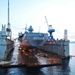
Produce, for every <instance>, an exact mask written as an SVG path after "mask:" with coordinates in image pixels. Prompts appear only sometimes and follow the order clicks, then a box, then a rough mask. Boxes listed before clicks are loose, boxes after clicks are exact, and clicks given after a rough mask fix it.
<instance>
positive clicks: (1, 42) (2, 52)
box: [0, 0, 14, 60]
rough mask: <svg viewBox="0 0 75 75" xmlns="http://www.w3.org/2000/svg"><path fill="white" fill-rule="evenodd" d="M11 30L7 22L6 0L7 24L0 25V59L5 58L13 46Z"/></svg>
mask: <svg viewBox="0 0 75 75" xmlns="http://www.w3.org/2000/svg"><path fill="white" fill-rule="evenodd" d="M11 36H12V31H11V28H10V22H9V0H8V24H7V28H6V25H2V29H1V31H0V60H6V59H7V58H8V56H9V55H10V52H11V51H12V49H13V48H14V41H12V40H11Z"/></svg>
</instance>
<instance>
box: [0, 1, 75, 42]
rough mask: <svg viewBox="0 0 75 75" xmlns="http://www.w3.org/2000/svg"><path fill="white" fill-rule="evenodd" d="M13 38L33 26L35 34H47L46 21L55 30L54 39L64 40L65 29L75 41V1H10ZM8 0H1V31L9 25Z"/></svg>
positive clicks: (69, 37) (70, 38)
mask: <svg viewBox="0 0 75 75" xmlns="http://www.w3.org/2000/svg"><path fill="white" fill-rule="evenodd" d="M9 1H10V24H11V29H12V38H15V37H18V33H19V32H21V31H22V32H24V31H25V30H24V29H25V26H26V24H27V27H29V26H30V25H32V26H33V29H34V32H43V33H47V31H48V27H47V24H46V21H45V17H44V16H46V18H47V21H48V24H49V25H52V27H53V28H54V29H55V32H54V33H53V36H54V38H55V39H56V38H59V39H63V37H64V29H67V31H68V39H69V40H71V41H75V26H74V25H75V0H9ZM7 3H8V0H0V29H1V25H2V24H6V25H7V13H8V12H7V8H8V7H7Z"/></svg>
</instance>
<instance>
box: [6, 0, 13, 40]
mask: <svg viewBox="0 0 75 75" xmlns="http://www.w3.org/2000/svg"><path fill="white" fill-rule="evenodd" d="M9 16H10V13H9V0H8V24H7V29H6V30H7V37H10V39H11V36H12V35H11V28H10V18H9Z"/></svg>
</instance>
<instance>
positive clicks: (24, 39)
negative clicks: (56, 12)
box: [18, 16, 70, 58]
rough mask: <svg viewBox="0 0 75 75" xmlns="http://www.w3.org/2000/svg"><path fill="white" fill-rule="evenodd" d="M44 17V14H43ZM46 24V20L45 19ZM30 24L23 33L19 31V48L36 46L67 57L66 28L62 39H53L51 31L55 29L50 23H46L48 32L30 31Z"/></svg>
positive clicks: (67, 41)
mask: <svg viewBox="0 0 75 75" xmlns="http://www.w3.org/2000/svg"><path fill="white" fill-rule="evenodd" d="M45 19H46V16H45ZM46 23H47V25H48V21H47V19H46ZM32 31H33V28H32V26H30V27H29V29H28V31H25V33H24V34H22V33H19V38H18V40H19V41H20V48H22V49H24V50H27V49H28V48H38V49H40V50H42V51H46V52H48V53H53V54H57V55H59V56H61V57H62V58H68V57H69V56H70V55H69V40H68V39H67V30H64V39H57V40H55V39H54V37H53V35H52V33H53V32H55V29H53V28H52V25H48V33H49V35H48V33H46V34H45V33H35V32H32Z"/></svg>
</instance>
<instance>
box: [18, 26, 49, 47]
mask: <svg viewBox="0 0 75 75" xmlns="http://www.w3.org/2000/svg"><path fill="white" fill-rule="evenodd" d="M18 39H19V41H20V47H21V48H34V47H40V46H43V44H44V43H45V42H46V41H47V39H48V34H47V33H39V32H33V28H32V26H30V27H29V28H28V31H25V33H24V34H22V33H19V38H18Z"/></svg>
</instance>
